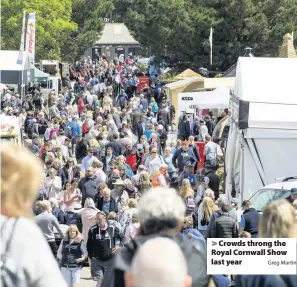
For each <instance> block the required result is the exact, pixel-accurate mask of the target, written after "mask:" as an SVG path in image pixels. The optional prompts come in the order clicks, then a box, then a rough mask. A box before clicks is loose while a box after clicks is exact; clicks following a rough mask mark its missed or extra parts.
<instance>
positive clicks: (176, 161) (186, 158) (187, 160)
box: [172, 142, 198, 173]
mask: <svg viewBox="0 0 297 287" xmlns="http://www.w3.org/2000/svg"><path fill="white" fill-rule="evenodd" d="M197 162H198V159H197V158H196V156H195V155H194V153H193V151H192V150H190V149H189V146H188V143H187V142H183V144H182V147H181V148H180V149H177V150H176V151H175V153H174V155H173V157H172V164H173V165H174V167H175V168H178V170H179V172H180V173H181V172H183V170H184V167H185V166H187V165H188V164H191V165H192V166H195V165H196V164H197Z"/></svg>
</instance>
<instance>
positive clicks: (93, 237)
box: [87, 211, 124, 286]
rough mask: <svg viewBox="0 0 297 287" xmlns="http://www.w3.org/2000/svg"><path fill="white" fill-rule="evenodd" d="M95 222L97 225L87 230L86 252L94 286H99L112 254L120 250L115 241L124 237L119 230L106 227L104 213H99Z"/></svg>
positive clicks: (110, 261)
mask: <svg viewBox="0 0 297 287" xmlns="http://www.w3.org/2000/svg"><path fill="white" fill-rule="evenodd" d="M96 220H97V224H96V225H94V226H92V227H91V228H90V230H89V234H88V243H87V250H88V256H89V258H90V260H91V275H92V278H93V280H94V281H97V285H96V286H101V284H102V281H103V278H104V275H105V273H106V272H107V271H108V269H109V268H110V265H111V263H112V258H113V256H114V254H115V253H116V252H117V251H118V250H119V249H120V247H119V246H116V239H122V238H123V237H124V236H123V234H122V233H121V231H120V230H119V229H117V228H116V227H114V226H109V225H108V222H107V218H106V215H105V213H104V212H101V211H99V212H98V213H97V216H96Z"/></svg>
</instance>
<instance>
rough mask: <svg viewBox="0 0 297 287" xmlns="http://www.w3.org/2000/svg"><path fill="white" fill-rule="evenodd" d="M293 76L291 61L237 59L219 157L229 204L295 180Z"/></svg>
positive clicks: (296, 64)
mask: <svg viewBox="0 0 297 287" xmlns="http://www.w3.org/2000/svg"><path fill="white" fill-rule="evenodd" d="M296 75H297V59H296V58H291V59H283V58H249V57H242V58H239V59H238V63H237V70H236V81H235V91H234V92H231V96H230V110H229V112H230V117H229V121H230V122H229V135H228V141H227V148H226V157H225V170H226V178H225V192H226V194H227V195H228V197H229V200H230V199H231V197H236V198H238V199H239V201H240V202H242V201H243V200H248V199H250V198H251V197H252V196H253V195H254V194H255V193H256V192H257V191H258V190H260V189H262V188H263V187H265V186H267V185H269V184H273V183H277V182H279V178H285V177H288V176H291V175H292V174H296V172H297V166H296V162H297V81H296ZM266 195H267V196H268V197H269V194H266Z"/></svg>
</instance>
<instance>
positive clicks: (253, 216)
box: [239, 200, 261, 238]
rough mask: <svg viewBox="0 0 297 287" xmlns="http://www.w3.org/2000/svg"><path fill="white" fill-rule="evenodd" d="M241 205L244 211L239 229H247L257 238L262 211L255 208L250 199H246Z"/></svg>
mask: <svg viewBox="0 0 297 287" xmlns="http://www.w3.org/2000/svg"><path fill="white" fill-rule="evenodd" d="M241 207H242V209H243V210H244V211H243V214H242V216H241V221H240V223H239V231H240V232H242V231H247V232H249V233H250V234H251V235H252V238H257V237H258V231H259V230H258V228H259V222H260V218H261V215H260V213H259V212H258V211H257V210H256V209H255V208H253V206H252V203H251V202H250V201H249V200H244V201H243V202H242V204H241Z"/></svg>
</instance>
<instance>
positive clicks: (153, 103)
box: [150, 102, 159, 113]
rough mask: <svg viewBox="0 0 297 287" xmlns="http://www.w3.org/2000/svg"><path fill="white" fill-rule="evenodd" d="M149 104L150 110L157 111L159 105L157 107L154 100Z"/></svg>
mask: <svg viewBox="0 0 297 287" xmlns="http://www.w3.org/2000/svg"><path fill="white" fill-rule="evenodd" d="M150 106H151V107H152V111H153V112H154V113H157V112H158V111H159V107H158V104H157V103H156V102H152V103H150Z"/></svg>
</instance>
